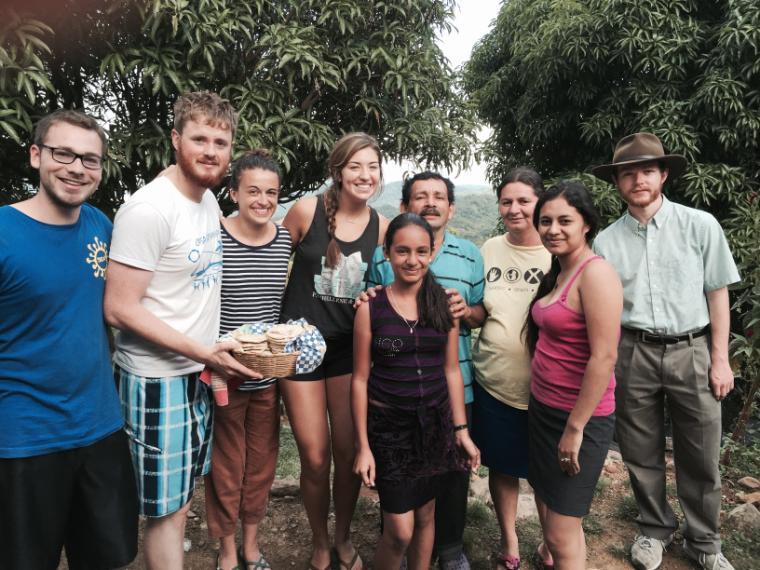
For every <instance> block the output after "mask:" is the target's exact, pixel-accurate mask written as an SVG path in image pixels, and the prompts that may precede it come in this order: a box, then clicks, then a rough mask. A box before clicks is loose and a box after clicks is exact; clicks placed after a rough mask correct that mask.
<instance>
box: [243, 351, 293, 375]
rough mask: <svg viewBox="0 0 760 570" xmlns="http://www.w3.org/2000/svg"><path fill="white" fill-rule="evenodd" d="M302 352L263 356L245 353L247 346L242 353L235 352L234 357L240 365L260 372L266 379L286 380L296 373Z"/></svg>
mask: <svg viewBox="0 0 760 570" xmlns="http://www.w3.org/2000/svg"><path fill="white" fill-rule="evenodd" d="M299 354H301V353H300V352H280V353H278V354H272V355H271V356H269V355H263V356H262V355H261V354H252V353H248V352H245V344H244V345H243V350H242V351H237V350H233V351H232V356H234V357H235V360H237V361H238V362H239V363H240V364H242V365H243V366H246V367H248V368H250V369H251V370H255V371H256V372H260V373H261V374H262V375H263V376H264V377H265V378H269V377H274V378H285V377H288V376H293V375H294V374H295V373H296V360H297V359H298V355H299Z"/></svg>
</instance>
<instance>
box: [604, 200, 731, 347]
mask: <svg viewBox="0 0 760 570" xmlns="http://www.w3.org/2000/svg"><path fill="white" fill-rule="evenodd" d="M594 251H595V252H596V253H598V254H599V255H601V256H603V257H604V258H605V259H606V260H607V261H609V262H610V263H611V264H612V265H613V266H614V267H615V269H616V270H617V272H618V274H619V275H620V279H621V281H622V282H623V316H622V325H623V326H624V327H628V328H634V329H640V330H645V331H648V332H652V333H658V334H672V335H676V334H684V333H688V332H695V331H698V330H700V329H702V328H704V327H705V326H706V325H707V324H708V323H709V322H710V313H709V311H708V308H707V298H706V297H705V293H706V292H708V291H713V290H715V289H720V288H722V287H725V286H727V285H730V284H732V283H736V282H737V281H739V272H738V270H737V269H736V264H735V263H734V259H733V257H732V256H731V250H730V249H729V248H728V242H727V241H726V237H725V235H724V234H723V229H722V228H721V227H720V224H718V221H717V220H716V219H715V218H714V217H713V216H712V215H710V214H708V213H707V212H703V211H701V210H696V209H694V208H688V207H686V206H682V205H680V204H676V203H674V202H671V201H670V200H668V199H667V198H665V197H664V196H663V199H662V206H661V207H660V209H659V210H658V211H657V213H656V214H655V215H654V217H653V218H652V219H651V220H650V221H649V223H648V224H647V225H645V226H644V225H641V224H640V223H639V222H638V221H637V220H636V219H635V218H634V217H633V216H631V215H630V214H629V213H628V212H626V213H625V214H624V215H623V216H622V217H621V218H619V219H618V220H617V221H615V222H614V223H613V224H611V225H610V226H609V227H607V228H606V229H605V230H604V231H602V232H601V233H600V234H599V235H598V236H597V237H596V239H595V240H594Z"/></svg>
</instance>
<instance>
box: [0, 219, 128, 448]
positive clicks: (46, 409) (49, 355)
mask: <svg viewBox="0 0 760 570" xmlns="http://www.w3.org/2000/svg"><path fill="white" fill-rule="evenodd" d="M111 229H112V225H111V222H110V221H109V220H108V218H106V217H105V216H104V215H103V214H102V213H101V212H100V211H99V210H97V209H96V208H94V207H92V206H90V205H87V204H84V205H83V206H82V209H81V212H80V215H79V220H78V221H77V222H76V223H75V224H71V225H51V224H45V223H42V222H38V221H36V220H34V219H32V218H30V217H29V216H27V215H26V214H23V213H21V212H19V211H18V210H16V209H15V208H12V207H10V206H4V207H2V208H0V315H2V318H0V458H19V457H31V456H35V455H43V454H46V453H52V452H55V451H63V450H67V449H73V448H77V447H83V446H86V445H90V444H92V443H94V442H96V441H98V440H100V439H102V438H104V437H106V436H107V435H110V434H111V433H113V432H115V431H116V430H118V429H119V428H120V427H121V426H122V425H123V424H124V420H123V419H122V416H121V410H120V406H119V400H118V396H117V393H116V386H115V384H114V378H113V372H112V370H111V358H110V351H109V347H108V337H107V334H106V324H105V321H104V320H103V289H104V286H105V270H106V266H107V265H108V247H109V244H110V241H111Z"/></svg>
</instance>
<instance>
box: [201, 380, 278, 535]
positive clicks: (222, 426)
mask: <svg viewBox="0 0 760 570" xmlns="http://www.w3.org/2000/svg"><path fill="white" fill-rule="evenodd" d="M214 414H215V417H214V447H213V451H212V454H211V472H210V473H209V474H208V475H206V478H205V488H206V516H207V519H208V533H209V536H210V537H211V538H220V537H223V536H229V535H231V534H235V528H236V526H237V521H238V520H240V521H242V522H243V524H257V523H259V522H260V521H261V519H263V518H264V515H265V514H266V508H267V501H268V498H269V489H270V488H271V486H272V481H274V472H275V467H276V466H277V451H278V448H279V443H280V394H279V389H278V387H277V385H274V386H270V387H269V388H265V389H264V390H256V391H252V392H241V391H239V390H232V391H230V393H229V405H227V406H217V407H216V409H215V411H214Z"/></svg>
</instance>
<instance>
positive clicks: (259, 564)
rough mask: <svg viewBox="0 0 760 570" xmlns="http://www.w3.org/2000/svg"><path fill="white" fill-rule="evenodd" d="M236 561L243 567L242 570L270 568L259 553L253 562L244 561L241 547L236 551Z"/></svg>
mask: <svg viewBox="0 0 760 570" xmlns="http://www.w3.org/2000/svg"><path fill="white" fill-rule="evenodd" d="M238 561H239V562H240V564H242V565H243V568H244V570H267V568H271V567H272V566H271V565H270V564H269V562H267V559H266V558H264V555H263V554H261V553H259V559H258V560H256V561H254V562H251V561H250V560H246V559H245V556H243V547H242V546H241V547H240V549H239V550H238Z"/></svg>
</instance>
